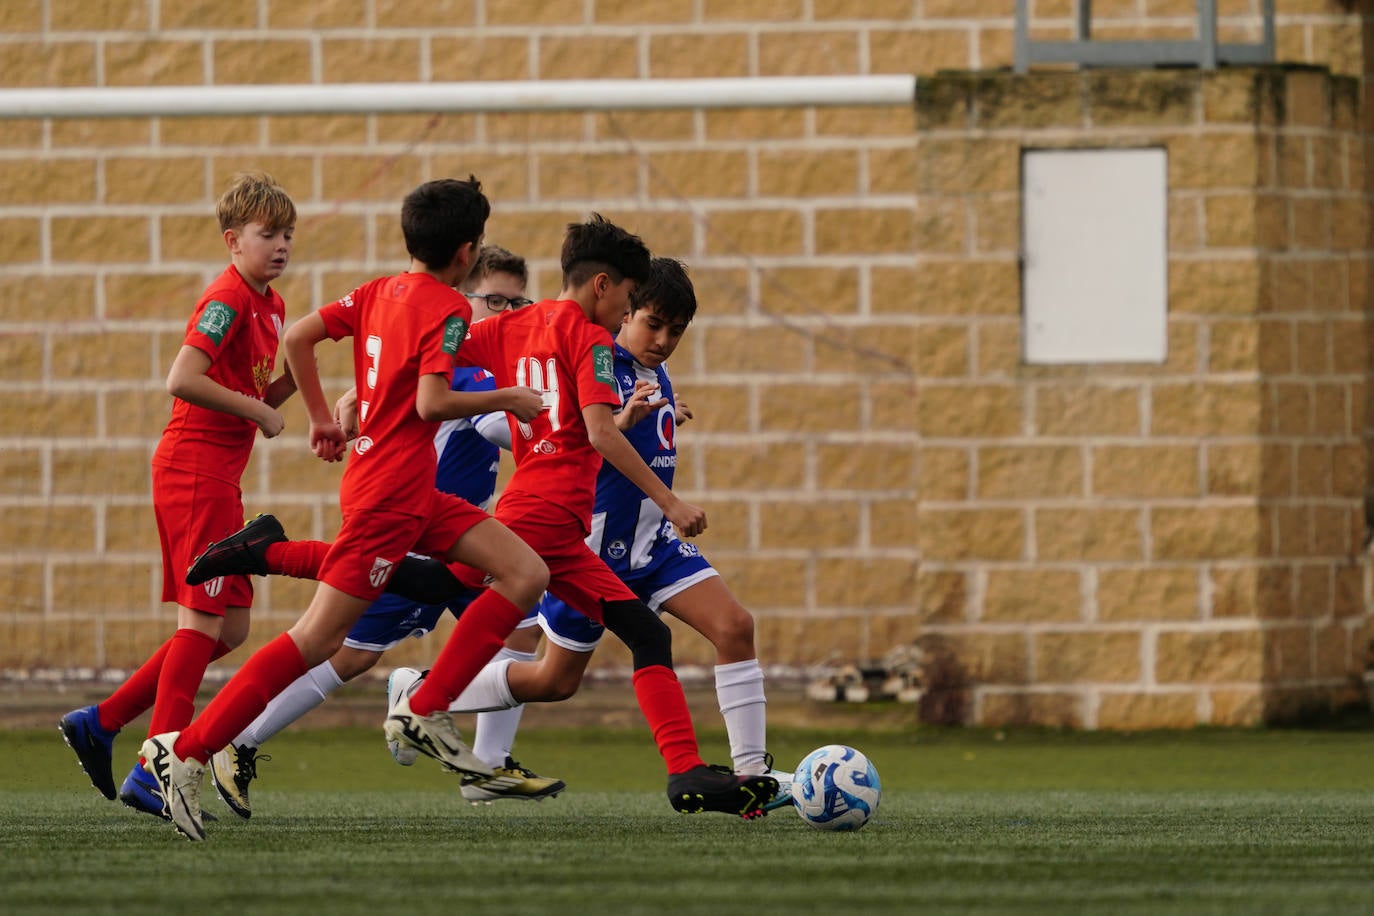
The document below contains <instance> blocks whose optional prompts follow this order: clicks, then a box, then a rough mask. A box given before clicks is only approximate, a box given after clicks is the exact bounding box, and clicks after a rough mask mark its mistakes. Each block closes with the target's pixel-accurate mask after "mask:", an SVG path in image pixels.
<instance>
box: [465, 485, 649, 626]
mask: <svg viewBox="0 0 1374 916" xmlns="http://www.w3.org/2000/svg"><path fill="white" fill-rule="evenodd" d="M496 520H497V521H499V522H500V523H501V524H503V525H505V526H506V527H507V528H509V529H510V530H511V531H514V532H515V533H516V534H517V535H519V537H520V539H521V540H522V541H524V542H525V543H526V544H528V545H530V547H532V548H534V552H535V553H537V554H539V556H540V558H541V559H542V560H543V561H544V562H545V563H546V564H547V565H548V567H549V591H550V592H552V593H553V595H554V596H555V597H557V598H561V599H562V600H563V601H564V602H565V603H566V604H567V605H568V606H569V607H571V608H573V609H574V610H576V611H578V612H579V613H582V614H585V615H586V616H587V617H590V618H591V619H592V620H595V621H596V622H597V623H600V622H601V616H602V615H601V602H602V601H638V600H639V598H638V597H637V596H636V595H635V593H634V592H632V591H630V588H629V586H627V585H626V584H625V583H624V582H621V581H620V577H618V576H617V575H616V574H615V573H613V572H611V568H610V567H609V566H607V565H606V564H605V562H604V561H602V559H601V558H600V557H599V556H597V555H596V554H595V553H594V552H593V551H592V549H591V548H590V547H588V546H587V542H586V541H585V540H583V538H585V537H586V536H587V533H586V530H585V528H584V525H583V523H582V522H581V521H579V520H578V519H577V517H576V516H574V515H573V514H572V513H570V512H569V511H568V510H567V509H564V508H563V507H562V506H559V505H556V504H554V503H551V502H548V501H547V500H543V499H539V498H538V497H532V496H526V495H524V494H514V498H512V499H507V498H506V497H502V498H501V500H500V501H499V502H497V504H496ZM453 569H454V571H455V573H457V574H458V578H459V579H461V580H462V582H463V584H464V585H467V586H469V587H470V588H480V587H481V586H482V584H483V582H482V579H483V575H484V574H483V573H482V572H480V571H479V570H474V569H471V568H469V567H462V566H458V565H456V564H455V565H454V567H453Z"/></svg>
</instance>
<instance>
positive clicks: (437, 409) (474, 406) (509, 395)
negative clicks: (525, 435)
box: [415, 374, 544, 422]
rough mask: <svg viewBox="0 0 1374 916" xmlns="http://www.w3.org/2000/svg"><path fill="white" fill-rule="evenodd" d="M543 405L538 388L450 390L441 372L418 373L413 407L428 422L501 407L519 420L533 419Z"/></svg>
mask: <svg viewBox="0 0 1374 916" xmlns="http://www.w3.org/2000/svg"><path fill="white" fill-rule="evenodd" d="M543 409H544V399H543V398H542V397H541V396H540V394H539V392H537V391H535V390H534V389H533V388H525V387H523V386H520V385H512V386H511V387H509V388H497V389H496V390H495V391H453V390H452V389H450V388H449V380H448V379H446V378H445V377H444V376H442V375H438V374H430V375H422V376H420V385H419V387H418V388H416V390H415V411H416V413H418V414H419V415H420V417H421V418H422V419H425V420H429V421H431V422H437V421H442V420H456V419H458V418H459V417H471V416H474V415H475V414H479V413H498V412H500V411H505V412H506V413H509V414H511V415H513V416H514V417H515V418H516V419H518V420H532V419H534V418H535V417H537V416H538V415H539V411H541V410H543Z"/></svg>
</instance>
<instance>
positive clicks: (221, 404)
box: [59, 172, 296, 815]
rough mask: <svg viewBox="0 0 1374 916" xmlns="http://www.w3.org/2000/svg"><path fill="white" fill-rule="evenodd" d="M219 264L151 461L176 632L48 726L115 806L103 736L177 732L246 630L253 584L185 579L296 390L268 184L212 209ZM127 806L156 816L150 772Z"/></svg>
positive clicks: (285, 215) (242, 186)
mask: <svg viewBox="0 0 1374 916" xmlns="http://www.w3.org/2000/svg"><path fill="white" fill-rule="evenodd" d="M216 215H217V217H218V219H219V227H220V232H221V235H222V237H223V239H224V244H225V246H226V247H227V248H228V249H229V266H228V267H227V268H225V270H224V272H223V273H221V274H220V275H219V276H218V277H216V278H215V280H214V282H212V283H211V284H210V285H209V286H208V287H206V289H205V292H204V293H203V294H202V295H201V297H200V300H199V301H198V302H197V303H196V307H195V311H193V312H192V313H191V318H190V320H189V321H188V322H187V324H186V337H185V339H184V341H183V343H182V346H181V349H180V351H178V353H177V355H176V358H175V359H174V360H173V362H172V368H171V371H170V372H169V373H168V374H167V390H168V392H169V393H170V394H171V395H172V397H173V401H172V418H171V421H170V422H168V424H167V427H166V429H165V430H164V431H163V433H162V438H161V440H160V441H159V442H158V446H157V449H156V451H155V452H154V453H153V462H152V478H153V479H152V485H153V511H154V514H155V515H156V517H157V528H158V537H159V539H160V540H161V542H162V600H163V601H175V602H176V604H177V630H176V632H175V633H173V634H172V638H171V639H169V640H168V641H167V642H165V643H163V644H162V646H161V647H160V648H159V649H158V650H157V651H156V652H154V653H153V655H152V656H151V657H149V658H148V660H147V661H146V662H144V663H143V665H142V667H140V668H139V669H138V670H137V671H135V672H134V674H133V675H132V676H130V678H129V679H128V680H127V681H125V682H124V683H123V684H121V685H120V686H119V688H118V689H117V690H115V692H114V693H113V694H111V695H110V696H109V697H108V698H107V699H105V700H103V701H102V702H100V703H98V704H96V705H94V706H87V707H84V708H82V709H75V710H72V711H71V712H69V713H67V714H66V715H65V716H63V717H62V720H61V722H60V723H59V728H60V729H61V732H62V736H63V738H64V739H65V740H66V742H67V744H68V745H70V746H71V747H72V749H73V750H74V751H76V755H77V758H78V759H79V760H80V762H81V766H82V767H83V768H84V769H85V771H86V774H87V775H88V776H89V777H90V779H91V782H92V783H93V784H94V785H95V787H96V788H97V789H99V790H100V792H101V794H103V795H104V796H105V797H106V798H109V799H113V798H115V794H116V793H115V784H114V774H113V769H112V762H113V760H112V758H113V742H114V737H115V735H116V734H118V733H119V730H120V729H121V728H122V727H124V726H125V725H126V724H128V723H129V722H131V721H132V720H133V719H135V718H136V717H137V716H139V715H141V714H142V713H143V712H144V711H145V710H146V709H148V708H149V707H150V706H151V707H152V709H153V716H152V724H151V726H150V729H149V734H150V735H153V734H157V733H159V732H165V731H174V730H177V729H180V728H182V727H184V726H185V725H186V724H187V723H189V722H190V721H191V718H192V716H193V715H194V714H195V696H196V691H197V690H198V689H199V688H200V682H201V680H202V678H203V677H204V675H205V669H206V666H207V665H209V664H210V662H211V661H213V660H214V659H217V658H219V657H220V656H222V655H224V654H226V653H227V652H229V651H231V650H232V649H233V648H235V647H236V646H238V645H239V644H240V643H242V642H243V640H244V639H245V638H246V637H247V635H248V614H249V611H248V609H249V605H251V604H252V601H253V586H252V583H251V582H250V580H249V579H248V577H247V576H225V577H219V578H215V579H211V580H210V581H208V582H205V583H203V584H202V585H200V586H197V587H193V586H188V585H187V584H186V582H185V573H184V570H185V569H186V566H187V564H188V563H189V562H190V561H191V559H192V558H193V557H194V556H195V555H196V554H197V553H199V552H200V551H201V550H202V549H203V548H204V546H205V545H206V544H207V543H209V542H211V541H215V540H218V539H220V538H222V537H224V536H225V535H226V534H227V533H230V532H233V531H235V530H237V529H238V528H239V526H240V525H242V524H243V492H242V490H241V489H240V487H239V479H240V477H241V476H242V474H243V470H244V468H245V467H246V466H247V464H248V456H249V453H250V452H251V451H252V449H253V442H254V439H255V438H256V436H257V433H258V431H259V430H261V431H262V434H263V435H264V436H266V437H267V438H269V439H270V438H272V437H274V436H276V435H277V434H278V433H280V432H281V431H282V425H283V421H282V417H281V414H279V413H278V412H277V410H276V408H277V407H279V406H280V405H281V404H282V402H283V401H285V400H286V399H287V398H288V397H290V396H291V394H292V392H294V391H295V390H296V386H295V383H294V382H293V381H292V378H291V374H290V373H289V372H286V373H283V374H282V375H280V376H278V377H277V378H276V379H275V380H274V379H272V371H273V367H274V365H275V363H276V357H277V340H278V337H279V336H280V334H281V330H282V325H283V323H284V321H285V319H286V307H285V305H284V304H283V302H282V298H281V296H280V295H278V294H277V292H276V291H275V290H273V289H272V288H271V287H270V285H269V284H270V283H271V282H272V281H273V280H275V279H276V278H277V277H280V276H281V275H282V272H283V271H284V270H286V264H287V262H288V261H289V260H290V258H291V241H292V236H293V235H294V233H295V228H296V207H295V204H293V203H292V202H291V198H290V197H289V196H287V193H286V192H285V191H284V190H282V188H281V187H280V186H279V185H278V184H277V183H276V181H275V180H274V179H273V178H272V177H271V176H270V175H266V174H263V173H260V172H259V173H251V174H240V175H237V176H235V177H234V179H233V181H232V182H231V183H230V186H229V188H228V189H227V190H226V191H225V192H224V194H223V195H222V196H221V197H220V199H219V202H218V204H217V205H216ZM118 794H119V798H120V799H121V800H122V801H123V802H124V803H125V804H126V805H129V806H130V807H132V808H136V809H138V810H140V811H146V812H148V813H149V814H157V815H161V813H162V809H163V803H162V799H161V798H160V797H159V795H158V794H157V785H156V783H155V782H154V781H153V780H152V778H151V777H150V776H149V775H148V774H147V773H146V772H145V771H144V770H143V769H142V767H141V766H139V765H137V764H136V765H135V766H134V768H133V770H132V771H131V772H130V773H129V775H128V777H127V778H126V779H125V780H124V783H123V785H122V786H121V787H120V789H119V793H118Z"/></svg>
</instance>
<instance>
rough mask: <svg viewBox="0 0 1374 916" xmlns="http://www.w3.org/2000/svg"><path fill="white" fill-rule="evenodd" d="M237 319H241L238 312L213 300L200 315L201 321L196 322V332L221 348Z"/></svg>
mask: <svg viewBox="0 0 1374 916" xmlns="http://www.w3.org/2000/svg"><path fill="white" fill-rule="evenodd" d="M237 317H239V313H238V312H236V311H234V310H233V309H231V308H230V307H229V306H227V305H225V304H224V303H223V302H220V301H219V300H218V299H211V300H210V301H209V302H208V303H206V305H205V311H203V312H201V313H200V321H197V322H196V330H197V331H199V332H200V333H202V334H204V335H205V336H206V337H208V338H210V339H211V340H213V341H214V342H215V346H219V345H220V344H222V343H224V335H225V334H228V333H229V328H230V326H231V325H232V324H233V323H234V319H235V318H237Z"/></svg>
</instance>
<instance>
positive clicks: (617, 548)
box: [606, 540, 628, 560]
mask: <svg viewBox="0 0 1374 916" xmlns="http://www.w3.org/2000/svg"><path fill="white" fill-rule="evenodd" d="M627 552H628V548H626V546H625V542H624V541H621V540H614V541H611V543H610V544H608V545H607V546H606V556H608V557H610V558H611V559H612V560H623V559H625V554H626V553H627Z"/></svg>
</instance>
